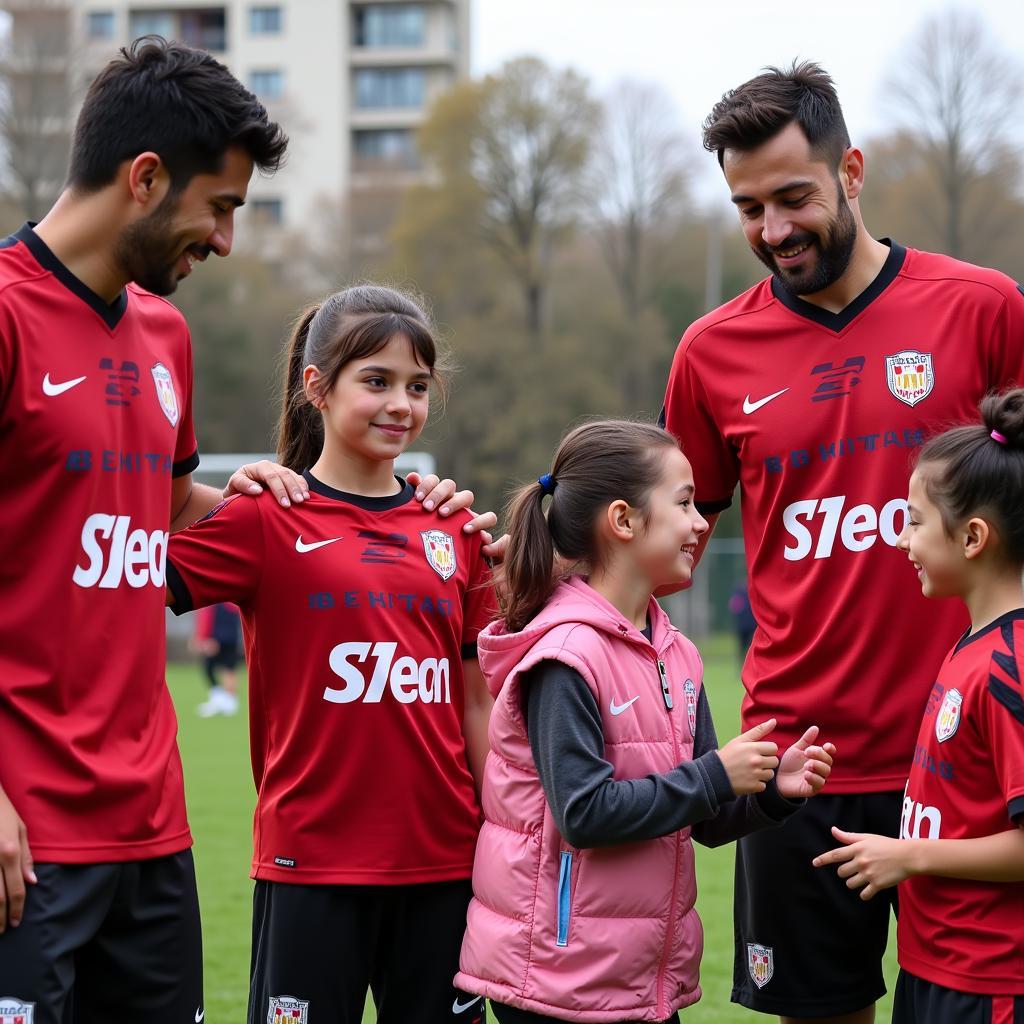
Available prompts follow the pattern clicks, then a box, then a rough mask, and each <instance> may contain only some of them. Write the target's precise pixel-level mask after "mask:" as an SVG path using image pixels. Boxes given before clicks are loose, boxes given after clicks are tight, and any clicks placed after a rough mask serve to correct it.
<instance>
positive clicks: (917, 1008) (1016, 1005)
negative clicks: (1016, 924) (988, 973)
mask: <svg viewBox="0 0 1024 1024" xmlns="http://www.w3.org/2000/svg"><path fill="white" fill-rule="evenodd" d="M892 1024H1024V996H981V995H975V994H973V993H971V992H957V991H955V990H954V989H951V988H943V987H942V986H941V985H936V984H935V983H934V982H931V981H925V980H924V979H923V978H918V977H916V976H915V975H913V974H908V973H907V972H906V971H900V976H899V978H898V979H897V980H896V994H895V998H894V999H893V1004H892Z"/></svg>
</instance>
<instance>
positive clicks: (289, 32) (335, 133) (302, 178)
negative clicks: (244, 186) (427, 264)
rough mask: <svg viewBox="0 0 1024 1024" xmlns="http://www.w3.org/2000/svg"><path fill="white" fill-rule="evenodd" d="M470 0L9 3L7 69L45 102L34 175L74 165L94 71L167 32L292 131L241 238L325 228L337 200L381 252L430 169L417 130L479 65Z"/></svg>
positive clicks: (258, 187) (257, 188) (362, 243)
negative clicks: (285, 154)
mask: <svg viewBox="0 0 1024 1024" xmlns="http://www.w3.org/2000/svg"><path fill="white" fill-rule="evenodd" d="M469 3H470V0H415V2H412V0H276V2H269V0H223V2H221V3H210V2H203V0H127V2H126V0H70V2H67V0H66V2H59V0H0V10H3V11H6V12H7V14H8V15H9V18H10V22H9V33H8V47H7V53H6V55H5V58H4V61H3V67H2V71H3V72H4V73H5V74H6V75H7V77H8V81H9V82H10V84H11V95H12V97H14V96H18V95H20V97H21V98H20V103H21V105H22V107H23V108H24V109H25V110H26V111H28V110H30V109H31V110H32V111H35V112H36V113H31V114H29V115H28V116H25V117H23V121H24V122H25V123H26V124H28V125H29V126H30V128H29V130H28V134H32V132H35V133H36V134H37V135H38V146H37V147H36V148H37V149H38V151H39V152H38V153H37V154H35V155H34V156H31V158H30V157H29V156H28V155H27V156H26V158H25V162H26V172H28V173H29V174H30V172H31V170H32V167H31V166H30V165H31V163H32V160H35V161H36V162H40V161H43V160H44V159H48V160H49V162H50V163H51V164H53V163H56V164H57V165H58V166H60V167H61V169H62V168H63V159H61V160H55V159H54V154H58V155H61V154H66V149H67V141H68V137H69V132H70V128H71V125H72V124H73V119H74V112H75V110H76V109H77V106H78V104H79V103H80V102H81V96H82V94H83V92H84V89H85V86H86V85H87V84H88V82H89V81H90V80H91V78H92V76H93V75H94V74H95V73H96V71H97V70H98V69H99V68H100V67H101V66H102V65H103V63H104V62H105V61H106V60H107V59H109V57H110V56H111V55H112V54H113V53H115V52H116V49H117V47H119V46H122V45H124V44H125V43H126V42H128V41H129V40H131V39H134V38H135V37H137V36H140V35H146V34H150V33H154V34H159V35H162V36H164V37H166V38H174V39H179V40H181V41H183V42H185V43H188V44H190V45H192V46H198V47H203V48H204V49H207V50H209V51H210V52H211V53H212V54H214V55H215V56H216V57H217V58H218V59H219V60H222V61H223V62H224V63H225V64H227V65H228V66H229V67H230V68H231V70H232V71H233V72H234V73H235V74H236V75H237V76H238V77H239V79H241V80H242V81H243V82H245V83H246V84H247V85H248V86H249V88H250V89H252V90H253V92H255V93H256V94H257V95H258V96H260V98H261V99H262V100H263V101H264V103H266V105H267V107H268V109H269V110H270V111H271V114H272V116H274V117H275V118H276V119H277V120H280V121H281V122H282V123H283V124H284V125H285V128H286V130H287V132H288V134H289V136H290V137H291V139H292V144H291V149H290V154H289V158H288V163H287V165H286V166H285V167H284V168H283V169H282V170H281V171H280V172H279V173H278V174H277V175H275V176H274V177H273V178H270V179H262V178H256V179H254V180H253V183H252V185H251V187H250V193H249V194H250V200H249V203H248V204H247V206H246V208H245V209H244V210H243V211H241V212H240V214H239V223H238V230H239V237H240V239H242V240H244V238H245V235H246V233H247V232H252V231H253V230H254V229H255V227H256V226H257V225H259V226H260V227H261V228H263V229H265V228H266V227H267V226H274V225H281V226H283V227H285V228H289V229H297V230H302V229H304V228H305V227H307V226H310V225H316V224H318V223H320V222H321V221H322V213H323V207H322V205H321V204H322V203H323V202H324V201H325V200H326V201H327V202H329V203H332V204H337V208H339V209H341V210H344V211H347V214H346V216H347V219H349V220H350V222H351V223H352V226H353V235H354V239H353V241H354V244H355V246H356V248H357V249H358V250H362V251H363V252H368V253H372V252H373V251H374V249H375V248H377V247H379V246H380V245H381V243H382V239H383V235H384V233H385V232H386V229H387V227H388V225H389V221H390V218H391V217H392V216H393V213H394V206H395V201H396V199H397V196H398V194H399V193H400V192H401V190H402V189H403V188H404V187H405V186H406V185H408V184H409V183H411V182H413V181H415V180H416V179H417V177H418V175H419V174H420V170H421V168H420V162H419V158H418V156H417V153H416V143H415V133H416V128H417V127H418V125H419V124H421V123H422V121H423V119H424V117H425V114H426V111H427V109H428V108H429V106H430V104H431V102H432V101H433V100H434V98H435V97H436V96H437V95H438V94H439V93H441V92H443V91H444V90H446V89H447V88H449V87H450V86H451V85H452V84H454V83H455V82H456V81H457V80H458V79H460V78H463V77H465V76H467V75H468V74H469ZM36 114H38V116H36ZM24 134H25V133H24V132H23V135H24ZM25 148H27V149H28V150H32V147H31V146H26V147H25ZM50 184H52V182H50Z"/></svg>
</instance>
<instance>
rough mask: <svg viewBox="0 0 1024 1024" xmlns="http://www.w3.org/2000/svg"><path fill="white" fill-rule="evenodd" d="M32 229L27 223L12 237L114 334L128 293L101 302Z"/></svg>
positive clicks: (125, 306)
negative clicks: (96, 314)
mask: <svg viewBox="0 0 1024 1024" xmlns="http://www.w3.org/2000/svg"><path fill="white" fill-rule="evenodd" d="M34 227H35V223H34V222H33V221H29V222H28V223H27V224H24V225H23V226H22V227H20V228H19V229H18V230H17V231H16V232H15V233H14V235H13V236H12V237H14V238H16V239H17V240H18V241H19V242H24V243H25V245H26V246H28V250H29V252H30V253H32V255H33V256H34V257H35V259H36V262H37V263H38V264H39V265H40V266H41V267H42V268H43V269H44V270H49V271H50V273H51V274H53V276H54V277H55V278H57V280H58V281H60V283H61V284H62V285H64V287H65V288H67V289H68V291H70V292H73V293H74V294H75V295H77V296H78V297H79V298H80V299H81V300H82V301H83V302H85V303H86V304H87V305H89V306H91V307H92V308H93V309H94V310H95V311H96V312H97V313H98V314H99V316H100V318H101V319H102V320H103V322H104V323H105V324H106V325H107V326H108V327H109V328H110V329H111V330H113V329H114V328H115V327H116V326H117V325H118V324H119V323H120V322H121V317H123V316H124V314H125V310H126V309H127V308H128V293H127V292H126V291H125V290H124V289H122V290H121V294H120V295H118V297H117V298H116V299H114V301H113V302H112V303H107V302H104V301H103V299H102V298H101V297H100V296H99V295H97V294H96V293H95V292H94V291H93V290H92V289H91V288H90V287H89V286H88V285H87V284H84V283H83V282H82V281H80V280H79V279H78V278H77V277H75V275H74V274H72V273H71V271H70V270H68V268H67V267H65V266H64V264H63V263H61V261H60V260H59V259H57V257H56V256H55V255H54V254H53V250H52V249H50V247H49V246H48V245H47V244H46V243H45V242H44V241H43V240H42V239H41V238H40V237H39V236H38V235H37V234H36V233H35V231H33V230H32V229H33V228H34Z"/></svg>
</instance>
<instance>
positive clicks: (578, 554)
mask: <svg viewBox="0 0 1024 1024" xmlns="http://www.w3.org/2000/svg"><path fill="white" fill-rule="evenodd" d="M676 447H678V446H677V443H676V440H675V438H674V437H673V436H672V435H671V434H669V433H668V432H667V431H665V430H662V429H661V427H656V426H654V425H653V424H651V423H635V422H632V421H630V420H596V421H594V422H593V423H585V424H583V426H581V427H577V428H576V429H575V430H572V431H570V432H569V433H568V434H567V435H566V436H565V437H564V438H563V439H562V443H561V444H560V445H559V446H558V451H557V452H555V458H554V461H553V463H552V465H551V470H550V472H549V473H545V474H544V476H542V477H541V478H540V479H539V480H538V481H537V482H536V483H532V484H527V485H525V486H524V487H522V488H520V489H519V491H518V492H517V493H516V495H515V497H514V498H513V499H512V501H511V502H510V503H509V505H508V508H507V509H506V513H505V514H506V517H507V520H508V532H509V534H510V537H509V545H508V549H507V551H506V553H505V561H504V565H503V568H502V570H501V572H500V581H501V582H500V584H499V590H502V591H504V601H503V612H504V619H505V628H506V629H508V630H509V631H510V632H518V631H519V630H521V629H523V627H524V626H525V625H526V624H527V623H528V622H529V621H530V619H532V618H533V616H534V615H536V614H537V612H538V611H540V609H541V607H542V606H543V605H544V603H545V602H546V601H547V599H548V598H549V597H550V596H551V593H552V591H553V590H554V588H555V582H556V579H557V576H556V574H555V555H556V554H557V555H559V556H561V557H562V558H563V559H565V560H566V561H567V562H569V563H571V564H573V565H580V566H583V567H586V568H589V569H590V570H593V569H595V568H597V567H598V566H600V564H601V559H602V552H601V548H600V546H599V543H598V537H597V529H596V523H597V518H598V516H599V514H600V513H601V510H602V509H604V508H607V507H608V505H610V504H611V503H612V502H613V501H617V500H619V499H621V500H623V501H625V502H627V503H628V504H630V505H632V506H633V508H637V509H640V510H641V511H642V512H646V509H647V502H648V498H649V497H650V493H651V491H652V490H653V489H654V487H655V486H657V483H658V480H659V479H660V477H661V470H662V463H663V459H664V455H665V452H666V450H668V449H670V448H676ZM548 494H550V495H551V502H550V504H549V506H548V510H547V515H545V514H544V509H543V502H544V497H545V496H546V495H548Z"/></svg>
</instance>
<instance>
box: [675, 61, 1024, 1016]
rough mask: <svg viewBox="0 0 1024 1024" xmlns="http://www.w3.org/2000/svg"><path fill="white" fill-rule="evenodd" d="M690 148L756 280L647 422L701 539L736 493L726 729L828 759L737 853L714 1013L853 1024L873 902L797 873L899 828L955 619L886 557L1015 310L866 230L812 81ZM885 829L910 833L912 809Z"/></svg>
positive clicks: (1005, 364)
mask: <svg viewBox="0 0 1024 1024" xmlns="http://www.w3.org/2000/svg"><path fill="white" fill-rule="evenodd" d="M704 141H705V145H706V147H707V148H708V149H709V150H711V151H713V152H715V153H717V155H718V159H719V163H720V165H721V167H722V170H723V172H724V175H725V178H726V181H727V182H728V184H729V188H730V190H731V193H732V201H733V203H734V204H735V206H736V208H737V210H738V212H739V217H740V224H741V227H742V229H743V232H744V234H745V236H746V238H747V241H748V243H749V244H750V247H751V249H752V250H753V251H754V254H755V255H756V256H757V257H758V259H760V260H761V261H762V262H763V263H764V264H765V266H766V267H767V268H768V269H769V271H770V272H771V276H770V277H769V278H768V279H766V280H764V281H762V282H761V283H760V284H758V285H756V286H755V287H754V288H751V289H750V290H748V291H747V292H745V293H744V294H742V295H740V296H739V297H738V298H736V299H734V300H732V301H731V302H729V303H726V304H725V305H724V306H722V307H721V308H720V309H717V310H715V311H714V312H712V313H710V314H708V315H707V316H705V317H703V318H701V319H700V320H698V321H697V322H696V323H694V324H693V325H691V327H690V328H689V329H688V330H687V331H686V333H685V334H684V336H683V339H682V341H681V342H680V345H679V348H678V350H677V352H676V356H675V361H674V363H673V366H672V370H671V374H670V378H669V383H668V389H667V392H666V398H665V421H666V424H667V426H668V428H669V429H670V430H671V431H672V432H673V433H674V434H676V435H677V436H678V437H679V438H680V440H681V441H682V443H683V445H684V447H685V450H686V452H687V455H688V457H689V458H690V459H691V461H692V463H693V467H694V477H695V479H696V480H697V481H698V488H699V491H700V494H701V495H702V501H700V502H698V505H699V507H700V509H701V511H702V512H703V513H704V514H705V515H706V516H708V517H709V518H711V520H712V522H713V520H714V518H717V514H718V513H720V512H721V511H722V510H723V509H724V508H726V507H727V506H728V505H729V504H730V502H731V499H732V494H733V490H734V489H735V486H736V484H737V483H739V485H740V488H741V494H742V499H743V501H742V508H743V528H744V535H745V539H746V547H747V555H748V559H749V564H750V589H751V601H752V605H753V611H754V615H755V618H756V619H757V623H758V628H757V632H756V635H755V639H754V643H753V646H752V648H751V651H750V653H749V655H748V656H747V659H746V662H745V665H744V671H743V681H744V686H745V689H746V698H745V700H744V703H743V718H744V728H749V727H750V726H751V725H752V724H754V723H756V722H760V721H763V720H765V719H767V718H770V717H775V718H777V719H778V722H779V725H778V728H777V730H776V731H777V733H778V735H777V736H773V737H772V738H773V739H777V741H778V742H779V743H780V744H783V745H785V744H786V743H788V742H791V738H790V737H793V736H794V735H795V730H796V723H797V722H803V721H804V720H805V719H806V720H808V721H810V720H813V721H815V722H816V723H817V724H819V725H820V726H821V728H822V734H823V735H825V736H828V737H829V738H830V739H833V740H834V741H835V743H836V746H837V748H838V756H837V758H836V764H835V768H834V770H833V773H832V777H831V779H830V780H829V786H828V793H827V794H826V795H824V796H822V797H819V798H817V799H816V800H815V801H813V806H811V805H809V806H808V807H807V808H805V810H804V811H802V812H801V813H800V814H799V815H795V816H794V818H793V820H792V821H791V822H790V823H789V824H788V825H787V826H786V828H785V829H780V830H778V832H776V833H773V834H772V835H771V836H767V835H765V836H752V837H749V838H748V839H745V840H742V841H741V842H740V844H739V847H738V850H737V861H736V908H735V924H736V947H735V957H736V959H735V966H734V988H733V1000H734V1001H736V1002H739V1003H742V1004H743V1005H745V1006H748V1007H751V1008H753V1009H756V1010H761V1011H763V1012H768V1013H777V1014H779V1015H780V1016H781V1017H782V1019H783V1020H784V1021H790V1020H797V1019H802V1020H804V1021H806V1020H820V1021H826V1020H830V1021H842V1022H844V1024H866V1022H870V1021H872V1020H873V1019H874V1003H875V1001H876V1000H877V999H878V997H879V996H880V995H881V994H882V993H883V992H884V991H885V988H884V982H883V980H882V974H881V963H880V962H881V955H882V952H883V950H884V948H885V942H886V936H887V930H888V923H889V921H888V918H889V904H888V902H887V901H884V900H883V899H881V898H880V899H876V900H874V901H872V902H868V903H865V902H863V901H861V900H859V899H858V897H857V896H856V894H854V893H852V892H850V891H849V890H848V889H847V888H846V885H845V882H844V879H842V878H839V877H838V876H837V875H836V874H834V873H832V872H817V873H816V872H815V870H814V869H813V868H812V867H811V859H812V857H814V856H815V855H816V854H818V853H820V852H822V851H824V850H826V849H829V848H831V847H832V846H834V845H835V840H834V839H833V837H832V835H831V834H830V831H829V827H830V826H831V825H833V824H835V825H839V826H840V827H841V828H844V829H846V830H848V831H853V832H867V831H880V832H885V833H888V834H890V835H895V834H896V832H897V830H898V829H899V827H900V818H901V809H902V810H904V811H905V809H903V808H902V798H901V797H902V790H903V786H904V783H905V780H906V777H907V773H908V769H909V766H910V763H911V759H912V758H913V756H914V742H915V731H916V727H917V726H916V723H917V722H918V721H919V718H920V713H921V708H922V706H923V705H924V702H925V700H926V698H927V696H928V693H929V689H930V687H931V686H932V683H933V681H934V673H935V671H936V670H937V668H938V666H939V664H940V663H941V662H942V659H943V657H944V655H945V652H946V650H947V649H948V647H949V644H950V643H951V641H952V639H955V637H956V635H957V633H958V632H960V631H962V629H963V627H964V625H965V624H966V620H965V619H964V617H963V615H962V613H961V611H960V610H959V609H958V608H955V607H952V606H950V607H942V606H941V605H940V606H938V607H931V608H927V609H926V607H925V604H924V601H923V599H922V597H921V594H920V587H919V584H918V581H917V579H916V578H915V576H914V573H913V572H912V571H911V569H910V568H909V567H908V566H907V565H906V563H905V562H903V561H902V559H900V558H899V557H898V556H897V554H896V552H895V550H893V547H894V545H895V542H896V538H897V536H898V535H899V533H900V531H901V529H902V527H903V524H904V521H905V518H906V516H907V506H906V501H905V495H906V493H907V478H908V476H909V460H910V457H911V455H912V450H913V449H914V448H915V447H917V446H918V445H920V444H921V442H922V440H923V439H924V437H925V436H926V435H927V434H928V433H929V431H931V430H932V429H934V428H936V427H939V426H945V425H946V424H948V423H950V422H956V421H962V420H971V419H973V418H975V417H976V409H977V404H978V401H979V399H980V398H981V397H982V396H983V395H984V394H985V393H986V392H987V391H989V390H990V389H992V388H1000V387H1004V386H1006V385H1007V384H1009V383H1011V382H1013V381H1020V380H1021V379H1024V294H1022V293H1021V291H1020V289H1019V288H1018V287H1017V286H1016V285H1015V284H1014V283H1013V282H1012V281H1010V280H1009V279H1008V278H1006V277H1005V276H1004V275H1002V274H999V273H997V272H996V271H992V270H986V269H983V268H979V267H974V266H970V265H968V264H965V263H960V262H957V261H955V260H952V259H948V258H946V257H944V256H937V255H933V254H930V253H924V252H918V251H915V250H912V249H906V248H904V247H903V246H900V245H898V244H896V243H895V242H891V241H888V240H881V241H879V240H876V239H874V238H872V237H871V236H870V235H869V234H868V233H867V231H866V230H865V228H864V223H863V220H862V217H861V211H860V207H859V202H858V197H859V195H860V193H861V190H862V188H863V185H864V157H863V154H862V153H861V152H860V150H858V149H856V148H854V147H852V146H851V145H850V141H849V136H848V133H847V130H846V125H845V122H844V120H843V115H842V110H841V108H840V106H839V101H838V98H837V96H836V92H835V88H834V86H833V84H832V81H831V79H830V78H829V76H828V75H827V74H826V73H825V72H824V71H823V70H822V69H821V68H820V67H818V66H817V65H814V64H810V63H804V64H796V65H794V66H793V67H792V68H791V69H789V70H779V69H775V68H772V69H768V70H767V71H766V72H765V73H764V74H762V75H759V76H758V77H756V78H754V79H752V80H751V81H749V82H747V83H745V84H744V85H742V86H740V87H739V88H738V89H735V90H733V91H732V92H729V93H727V94H726V95H725V96H724V97H723V98H722V100H721V102H720V103H718V104H716V106H715V108H714V110H713V111H712V113H711V115H710V117H709V118H708V119H707V122H706V123H705V133H704ZM808 716H810V717H808ZM829 794H830V795H829ZM917 811H918V812H920V811H921V809H917ZM904 820H905V821H907V820H909V822H910V824H909V826H908V827H909V828H910V830H911V834H914V833H913V829H914V828H917V827H919V826H920V823H921V821H922V814H921V813H916V816H915V812H914V809H911V813H910V816H909V819H908V818H907V817H906V815H905V814H904ZM914 822H917V825H915V824H914Z"/></svg>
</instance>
